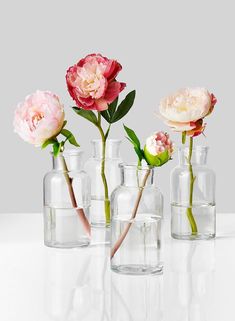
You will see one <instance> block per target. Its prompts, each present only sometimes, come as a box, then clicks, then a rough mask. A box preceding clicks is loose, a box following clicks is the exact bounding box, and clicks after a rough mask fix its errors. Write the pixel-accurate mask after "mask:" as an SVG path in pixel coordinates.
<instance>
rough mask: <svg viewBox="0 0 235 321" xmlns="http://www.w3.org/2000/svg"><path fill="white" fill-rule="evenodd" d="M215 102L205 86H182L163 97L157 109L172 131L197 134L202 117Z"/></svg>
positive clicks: (211, 108)
mask: <svg viewBox="0 0 235 321" xmlns="http://www.w3.org/2000/svg"><path fill="white" fill-rule="evenodd" d="M216 102H217V100H216V98H215V96H214V95H213V94H210V93H209V92H208V90H207V89H205V88H183V89H180V90H178V91H177V92H176V93H174V94H172V95H170V96H167V97H165V98H163V99H162V100H161V102H160V106H159V111H160V114H161V116H162V118H163V120H164V121H165V123H166V124H167V125H168V126H170V127H171V128H172V129H173V130H174V131H177V132H184V131H185V132H186V133H187V135H189V136H197V135H199V134H201V133H202V132H203V130H204V128H205V125H203V119H204V118H205V117H206V116H208V115H209V114H210V113H211V112H212V111H213V108H214V106H215V104H216Z"/></svg>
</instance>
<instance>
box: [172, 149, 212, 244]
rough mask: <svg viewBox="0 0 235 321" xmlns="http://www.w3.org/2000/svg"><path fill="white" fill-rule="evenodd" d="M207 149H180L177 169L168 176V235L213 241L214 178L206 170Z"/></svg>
mask: <svg viewBox="0 0 235 321" xmlns="http://www.w3.org/2000/svg"><path fill="white" fill-rule="evenodd" d="M207 154H208V147H203V146H196V147H195V148H193V150H192V158H191V165H190V164H189V161H188V159H189V148H188V147H180V148H179V165H178V166H177V167H176V168H175V169H174V170H173V171H172V173H171V235H172V237H173V238H176V239H184V240H195V239H210V238H214V237H215V229H216V208H215V174H214V172H213V171H212V170H211V169H209V168H208V167H207V166H206V162H207Z"/></svg>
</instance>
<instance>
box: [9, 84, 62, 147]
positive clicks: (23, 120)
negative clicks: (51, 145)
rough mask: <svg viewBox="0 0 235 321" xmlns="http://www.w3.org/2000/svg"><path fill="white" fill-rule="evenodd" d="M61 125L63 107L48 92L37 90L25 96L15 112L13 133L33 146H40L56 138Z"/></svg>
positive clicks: (56, 98)
mask: <svg viewBox="0 0 235 321" xmlns="http://www.w3.org/2000/svg"><path fill="white" fill-rule="evenodd" d="M63 123H64V109H63V105H62V104H61V103H60V100H59V98H58V97H57V96H56V95H55V94H53V93H51V92H50V91H39V90H38V91H36V92H35V93H33V94H31V95H29V96H27V97H26V98H25V101H24V102H22V103H19V104H18V106H17V109H16V111H15V118H14V129H15V132H16V133H17V134H19V136H20V137H21V138H22V139H23V140H25V141H26V142H28V143H31V144H33V145H35V146H41V145H42V144H43V143H44V142H45V141H46V140H47V139H49V138H51V137H53V136H56V135H57V134H58V133H59V132H60V131H61V128H62V126H63Z"/></svg>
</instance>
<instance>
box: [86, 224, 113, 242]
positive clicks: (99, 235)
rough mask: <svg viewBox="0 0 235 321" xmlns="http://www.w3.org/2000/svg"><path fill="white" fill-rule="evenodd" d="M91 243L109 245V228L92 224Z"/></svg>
mask: <svg viewBox="0 0 235 321" xmlns="http://www.w3.org/2000/svg"><path fill="white" fill-rule="evenodd" d="M91 245H110V228H109V227H101V226H92V228H91Z"/></svg>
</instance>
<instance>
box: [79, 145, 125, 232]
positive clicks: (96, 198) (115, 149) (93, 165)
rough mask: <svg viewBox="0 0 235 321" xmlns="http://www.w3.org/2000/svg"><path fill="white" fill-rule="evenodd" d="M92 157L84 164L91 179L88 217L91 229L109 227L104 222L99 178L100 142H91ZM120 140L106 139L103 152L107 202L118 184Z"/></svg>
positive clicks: (101, 187)
mask: <svg viewBox="0 0 235 321" xmlns="http://www.w3.org/2000/svg"><path fill="white" fill-rule="evenodd" d="M91 143H92V147H93V156H92V157H91V158H89V159H88V160H87V162H86V163H85V170H86V172H87V173H88V175H89V176H90V179H91V208H90V217H91V225H92V226H93V227H109V226H110V222H107V221H106V213H105V199H106V198H105V191H104V182H103V179H102V176H101V166H102V141H101V139H94V140H92V141H91ZM120 144H121V140H117V139H107V141H106V150H105V159H104V166H105V170H104V172H105V176H106V180H107V185H108V194H109V197H108V201H109V199H110V195H111V193H112V191H113V190H114V189H115V188H116V187H117V186H118V185H119V184H120V180H121V179H120V170H119V164H120V163H121V162H122V161H121V158H120Z"/></svg>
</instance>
